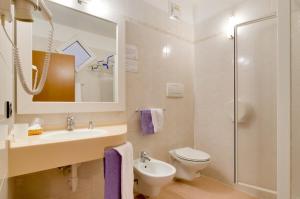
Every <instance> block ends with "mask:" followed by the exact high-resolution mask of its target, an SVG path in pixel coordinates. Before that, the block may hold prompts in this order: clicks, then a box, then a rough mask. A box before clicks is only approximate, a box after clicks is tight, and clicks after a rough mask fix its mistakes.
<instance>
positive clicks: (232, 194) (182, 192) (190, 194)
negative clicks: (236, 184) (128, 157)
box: [137, 176, 256, 199]
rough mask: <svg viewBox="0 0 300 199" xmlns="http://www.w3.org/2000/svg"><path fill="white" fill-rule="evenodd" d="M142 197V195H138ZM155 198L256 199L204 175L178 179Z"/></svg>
mask: <svg viewBox="0 0 300 199" xmlns="http://www.w3.org/2000/svg"><path fill="white" fill-rule="evenodd" d="M137 198H138V199H141V198H142V197H137ZM151 199H152V198H151ZM153 199H256V198H255V197H252V196H249V195H247V194H245V193H243V192H240V191H237V190H235V189H233V188H231V187H230V186H228V185H225V184H223V183H221V182H219V181H217V180H214V179H212V178H209V177H205V176H202V177H200V178H198V179H196V180H194V181H193V182H181V181H176V182H173V183H171V184H170V185H168V186H166V187H164V188H163V189H162V191H161V193H160V195H159V196H158V197H155V198H153Z"/></svg>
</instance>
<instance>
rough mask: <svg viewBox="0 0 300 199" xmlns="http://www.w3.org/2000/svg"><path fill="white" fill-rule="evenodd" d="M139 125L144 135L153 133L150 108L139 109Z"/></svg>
mask: <svg viewBox="0 0 300 199" xmlns="http://www.w3.org/2000/svg"><path fill="white" fill-rule="evenodd" d="M141 126H142V132H143V134H144V135H151V134H154V126H153V123H152V115H151V110H141Z"/></svg>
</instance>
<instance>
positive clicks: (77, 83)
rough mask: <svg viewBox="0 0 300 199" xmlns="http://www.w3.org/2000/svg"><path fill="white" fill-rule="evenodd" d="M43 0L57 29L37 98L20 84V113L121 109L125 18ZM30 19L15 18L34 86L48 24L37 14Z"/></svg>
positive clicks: (23, 56) (42, 56)
mask: <svg viewBox="0 0 300 199" xmlns="http://www.w3.org/2000/svg"><path fill="white" fill-rule="evenodd" d="M46 3H47V7H48V8H49V9H50V10H51V12H52V14H53V24H54V29H55V34H54V40H53V52H52V54H51V61H50V65H49V70H48V76H47V80H46V83H45V87H44V89H43V91H42V92H41V93H40V94H38V95H35V96H30V95H27V94H26V93H25V92H24V91H23V90H22V87H21V85H20V83H19V82H18V86H17V101H18V103H17V105H18V107H17V111H18V113H19V114H32V113H64V112H103V111H122V110H124V104H125V103H124V84H125V82H124V79H125V78H124V65H123V63H124V61H123V57H124V22H123V21H122V20H121V18H119V17H117V16H113V17H110V18H102V17H99V16H97V15H95V13H91V12H90V11H89V9H88V7H86V6H84V5H81V4H79V3H78V1H76V0H74V2H73V3H72V4H70V5H71V6H70V5H62V4H60V3H57V2H56V1H46ZM34 19H35V20H34V23H23V22H16V23H17V26H16V27H17V41H18V46H19V48H20V54H21V59H22V65H23V67H24V68H25V70H24V72H25V74H26V77H27V78H28V79H27V81H28V82H30V81H31V84H32V87H33V88H35V87H36V85H37V84H38V82H39V79H40V77H41V74H42V70H43V61H44V57H45V54H46V48H47V44H48V34H49V23H48V22H47V21H45V20H44V19H43V18H42V16H41V15H40V14H39V13H36V15H35V16H34ZM24 37H25V38H24ZM28 47H29V48H28Z"/></svg>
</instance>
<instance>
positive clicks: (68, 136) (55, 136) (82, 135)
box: [41, 129, 107, 141]
mask: <svg viewBox="0 0 300 199" xmlns="http://www.w3.org/2000/svg"><path fill="white" fill-rule="evenodd" d="M106 133H107V132H106V131H104V130H101V129H78V130H74V131H55V132H49V133H47V134H43V135H41V139H44V140H53V141H55V140H74V139H87V138H95V137H99V136H103V135H105V134H106Z"/></svg>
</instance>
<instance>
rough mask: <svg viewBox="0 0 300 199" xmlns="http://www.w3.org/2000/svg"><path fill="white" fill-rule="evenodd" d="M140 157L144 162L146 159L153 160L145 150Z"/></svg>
mask: <svg viewBox="0 0 300 199" xmlns="http://www.w3.org/2000/svg"><path fill="white" fill-rule="evenodd" d="M140 158H141V162H142V163H145V162H146V160H148V161H151V158H150V157H149V154H148V153H147V152H145V151H142V152H141V155H140Z"/></svg>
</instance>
